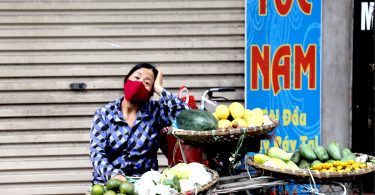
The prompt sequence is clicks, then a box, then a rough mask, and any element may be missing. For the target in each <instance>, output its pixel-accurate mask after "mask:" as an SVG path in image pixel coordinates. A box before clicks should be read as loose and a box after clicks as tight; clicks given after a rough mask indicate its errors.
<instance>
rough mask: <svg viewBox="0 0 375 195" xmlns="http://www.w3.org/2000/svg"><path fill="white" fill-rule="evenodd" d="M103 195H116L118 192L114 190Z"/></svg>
mask: <svg viewBox="0 0 375 195" xmlns="http://www.w3.org/2000/svg"><path fill="white" fill-rule="evenodd" d="M103 195H116V192H114V191H112V190H108V191H106V192H105V193H104V194H103Z"/></svg>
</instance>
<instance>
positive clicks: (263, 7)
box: [259, 0, 267, 16]
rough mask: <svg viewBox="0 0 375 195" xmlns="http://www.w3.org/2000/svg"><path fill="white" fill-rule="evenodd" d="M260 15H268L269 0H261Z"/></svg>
mask: <svg viewBox="0 0 375 195" xmlns="http://www.w3.org/2000/svg"><path fill="white" fill-rule="evenodd" d="M259 15H261V16H265V15H267V0H259Z"/></svg>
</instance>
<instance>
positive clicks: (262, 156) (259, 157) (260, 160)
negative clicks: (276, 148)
mask: <svg viewBox="0 0 375 195" xmlns="http://www.w3.org/2000/svg"><path fill="white" fill-rule="evenodd" d="M270 158H271V157H269V156H267V155H265V154H255V155H254V161H255V162H256V163H258V164H263V163H265V162H267V161H268V160H269V159H270Z"/></svg>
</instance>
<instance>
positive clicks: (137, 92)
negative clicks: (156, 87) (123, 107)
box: [124, 80, 151, 103]
mask: <svg viewBox="0 0 375 195" xmlns="http://www.w3.org/2000/svg"><path fill="white" fill-rule="evenodd" d="M124 94H125V99H126V100H127V101H128V102H135V103H139V102H145V101H147V100H149V99H150V95H151V94H150V92H149V91H148V90H147V89H146V87H145V86H144V85H143V83H142V82H140V81H132V80H127V81H126V82H125V83H124Z"/></svg>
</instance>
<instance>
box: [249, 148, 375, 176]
mask: <svg viewBox="0 0 375 195" xmlns="http://www.w3.org/2000/svg"><path fill="white" fill-rule="evenodd" d="M355 155H356V156H360V155H363V154H361V153H355ZM368 158H369V160H374V159H375V157H374V156H370V155H368ZM247 165H250V166H253V167H255V168H257V169H260V170H262V171H264V174H265V175H270V176H273V177H276V178H280V179H294V180H298V181H306V180H308V179H310V178H311V175H312V176H313V177H314V179H316V180H321V181H327V180H346V179H350V178H353V177H357V176H361V175H364V174H367V173H371V172H373V171H375V165H374V164H373V163H367V167H366V168H363V169H359V170H352V171H350V172H319V171H316V170H307V169H300V170H292V169H280V168H274V167H270V166H265V165H261V164H258V163H256V162H255V161H254V160H253V159H252V158H248V159H247ZM310 173H311V175H310Z"/></svg>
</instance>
